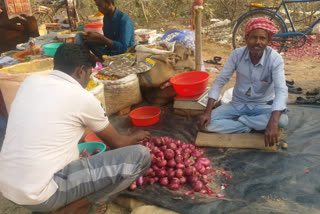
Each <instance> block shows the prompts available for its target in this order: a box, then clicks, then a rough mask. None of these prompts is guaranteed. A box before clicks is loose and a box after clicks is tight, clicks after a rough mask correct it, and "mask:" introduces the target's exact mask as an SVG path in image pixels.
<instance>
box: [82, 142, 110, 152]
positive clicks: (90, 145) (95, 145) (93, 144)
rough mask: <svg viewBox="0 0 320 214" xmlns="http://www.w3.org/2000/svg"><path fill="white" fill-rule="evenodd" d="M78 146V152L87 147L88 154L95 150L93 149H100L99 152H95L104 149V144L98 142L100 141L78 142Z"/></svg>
mask: <svg viewBox="0 0 320 214" xmlns="http://www.w3.org/2000/svg"><path fill="white" fill-rule="evenodd" d="M78 148H79V152H80V153H81V152H82V150H83V149H88V152H89V153H90V154H92V152H93V151H94V150H95V149H100V150H101V152H99V153H97V154H100V153H102V152H104V151H106V148H107V147H106V145H104V144H103V143H100V142H85V143H79V144H78Z"/></svg>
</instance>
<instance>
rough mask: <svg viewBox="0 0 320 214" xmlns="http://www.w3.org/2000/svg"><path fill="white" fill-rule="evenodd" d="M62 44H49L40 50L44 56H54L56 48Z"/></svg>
mask: <svg viewBox="0 0 320 214" xmlns="http://www.w3.org/2000/svg"><path fill="white" fill-rule="evenodd" d="M62 44H63V43H62V42H57V43H49V44H45V45H42V48H43V50H44V52H45V53H46V55H48V56H54V55H55V54H56V51H57V49H58V47H60V45H62Z"/></svg>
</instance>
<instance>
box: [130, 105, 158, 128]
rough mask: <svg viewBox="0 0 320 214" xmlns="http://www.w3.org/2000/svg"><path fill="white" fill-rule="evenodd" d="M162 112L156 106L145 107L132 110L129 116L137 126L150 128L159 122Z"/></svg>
mask: <svg viewBox="0 0 320 214" xmlns="http://www.w3.org/2000/svg"><path fill="white" fill-rule="evenodd" d="M160 113H161V110H160V109H159V108H157V107H155V106H144V107H140V108H136V109H134V110H132V111H131V112H130V114H129V117H130V118H131V120H132V122H133V124H134V125H136V126H150V125H153V124H155V123H157V122H158V121H159V118H160Z"/></svg>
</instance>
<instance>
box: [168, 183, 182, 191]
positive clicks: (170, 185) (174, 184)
mask: <svg viewBox="0 0 320 214" xmlns="http://www.w3.org/2000/svg"><path fill="white" fill-rule="evenodd" d="M169 188H170V189H172V190H178V189H179V188H180V186H179V184H177V183H170V184H169Z"/></svg>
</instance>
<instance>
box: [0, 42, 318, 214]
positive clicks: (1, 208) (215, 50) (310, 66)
mask: <svg viewBox="0 0 320 214" xmlns="http://www.w3.org/2000/svg"><path fill="white" fill-rule="evenodd" d="M202 47H203V58H204V60H208V59H212V58H213V57H214V56H220V57H222V60H221V63H222V65H212V64H207V63H206V68H207V69H210V68H213V67H215V68H217V69H218V70H220V69H221V68H222V66H223V64H224V63H225V62H226V60H227V59H228V56H229V55H230V53H231V52H232V48H231V46H230V44H225V45H221V44H218V43H216V42H214V41H212V39H208V38H203V43H202ZM283 58H284V61H285V73H286V79H287V80H290V81H291V80H294V81H295V85H297V86H299V87H301V88H302V89H303V94H302V95H296V94H289V99H288V103H294V101H295V99H296V97H298V96H303V95H304V94H305V93H306V92H307V91H308V90H312V89H314V88H316V87H320V71H319V68H320V60H317V59H312V58H302V59H299V58H296V57H286V56H284V57H283ZM217 75H218V72H211V78H210V83H212V82H213V81H214V79H215V77H216V76H217ZM234 81H235V77H234V76H233V77H232V78H231V81H230V82H229V83H228V84H227V85H226V86H225V87H224V89H223V91H224V90H226V89H228V88H230V87H233V85H234ZM108 207H109V209H108V210H107V212H106V213H105V214H127V213H130V211H129V210H127V209H125V208H123V207H120V206H118V205H117V204H115V203H110V204H109V206H108ZM0 213H2V214H30V213H31V212H30V211H28V210H26V209H24V208H22V207H20V206H16V205H14V204H13V203H11V202H9V201H8V200H6V199H5V198H3V197H2V196H1V195H0Z"/></svg>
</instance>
